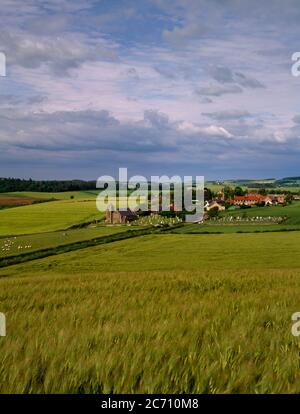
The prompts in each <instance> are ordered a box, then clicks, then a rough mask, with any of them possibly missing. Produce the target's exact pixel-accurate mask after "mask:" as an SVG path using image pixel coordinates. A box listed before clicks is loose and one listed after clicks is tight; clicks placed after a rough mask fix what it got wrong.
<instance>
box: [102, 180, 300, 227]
mask: <svg viewBox="0 0 300 414" xmlns="http://www.w3.org/2000/svg"><path fill="white" fill-rule="evenodd" d="M264 193H265V194H264ZM292 199H293V197H292V196H291V195H290V194H267V193H266V192H265V190H263V191H261V192H247V191H245V192H244V191H243V190H242V189H241V188H240V187H236V188H235V189H229V191H228V188H227V189H226V188H224V189H222V190H221V191H218V192H217V193H216V194H214V193H213V192H212V191H210V190H209V189H207V188H205V189H204V214H203V218H202V219H201V220H197V221H195V224H202V223H204V222H206V221H208V220H211V219H216V218H217V217H218V216H219V214H220V213H221V212H224V211H225V210H228V211H233V210H238V209H243V210H244V209H248V208H252V207H271V206H285V205H287V203H291V202H292ZM294 199H296V198H294ZM182 216H183V212H182V211H177V210H176V206H175V205H174V203H172V202H171V203H170V205H169V210H168V211H161V210H158V211H156V210H155V211H151V209H150V210H149V211H147V212H144V211H141V209H139V207H137V208H136V209H135V210H130V209H117V208H114V207H113V206H110V207H109V208H108V209H107V211H106V219H105V222H106V224H131V223H133V224H139V225H143V224H155V225H159V224H161V225H164V224H167V223H171V224H176V223H178V222H181V221H182V220H181V218H182ZM145 217H146V218H145ZM223 221H224V220H223ZM225 221H226V220H225Z"/></svg>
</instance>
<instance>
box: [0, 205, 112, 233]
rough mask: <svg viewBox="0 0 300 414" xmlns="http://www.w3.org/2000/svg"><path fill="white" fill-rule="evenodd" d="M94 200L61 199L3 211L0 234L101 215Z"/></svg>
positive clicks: (67, 224) (62, 225)
mask: <svg viewBox="0 0 300 414" xmlns="http://www.w3.org/2000/svg"><path fill="white" fill-rule="evenodd" d="M103 217H104V214H103V213H100V212H99V211H98V210H97V208H96V203H95V201H84V200H62V201H51V202H47V203H41V204H34V205H30V206H23V207H15V208H10V209H7V210H2V211H0V236H10V235H20V234H32V233H41V232H47V231H54V230H61V229H66V228H68V227H70V226H72V225H75V224H79V223H82V222H88V221H90V220H93V219H98V220H100V219H102V218H103Z"/></svg>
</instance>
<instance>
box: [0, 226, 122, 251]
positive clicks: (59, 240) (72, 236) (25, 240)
mask: <svg viewBox="0 0 300 414" xmlns="http://www.w3.org/2000/svg"><path fill="white" fill-rule="evenodd" d="M127 230H128V227H127V226H103V225H102V226H100V225H98V226H89V227H87V228H82V229H74V230H68V231H66V230H63V231H54V232H51V233H37V234H31V235H27V236H12V237H3V238H0V259H1V258H2V257H8V256H14V255H17V254H21V253H28V252H34V251H37V250H41V249H48V248H51V247H57V246H62V245H66V244H71V243H76V242H79V241H84V240H90V239H94V238H97V237H101V236H108V235H110V234H115V233H121V232H123V231H127Z"/></svg>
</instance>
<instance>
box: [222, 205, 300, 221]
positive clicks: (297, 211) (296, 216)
mask: <svg viewBox="0 0 300 414" xmlns="http://www.w3.org/2000/svg"><path fill="white" fill-rule="evenodd" d="M223 214H225V215H230V216H242V215H243V214H246V215H247V216H248V217H253V216H262V217H266V216H276V217H278V216H281V217H283V216H287V217H288V219H287V220H286V221H285V224H300V202H299V201H294V202H293V203H292V204H288V205H287V206H285V207H282V206H270V207H263V208H262V207H252V208H247V209H237V210H227V211H226V212H224V213H223Z"/></svg>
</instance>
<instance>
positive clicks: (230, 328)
mask: <svg viewBox="0 0 300 414" xmlns="http://www.w3.org/2000/svg"><path fill="white" fill-rule="evenodd" d="M298 240H299V233H298V232H295V233H269V234H268V233H263V234H220V235H171V234H168V235H151V236H144V237H139V238H135V239H129V240H124V241H119V242H115V243H111V244H107V245H102V246H98V247H93V248H88V249H84V250H81V251H77V252H71V253H66V254H61V255H58V256H55V257H51V258H46V259H42V260H35V261H33V262H29V263H26V264H19V265H15V266H10V267H8V268H4V269H1V270H0V303H1V311H2V312H4V313H5V314H6V315H7V331H8V334H7V336H6V337H5V338H0V373H1V382H0V392H1V393H5V392H8V393H10V392H26V393H28V392H29V393H31V392H38V393H44V392H46V393H48V392H73V393H78V392H79V393H87V392H92V393H99V392H103V393H108V392H120V393H131V392H146V393H148V392H149V393H150V392H161V393H181V392H191V393H193V392H197V393H202V392H205V393H220V392H226V393H228V392H235V393H239V392H251V393H252V392H253V393H257V392H266V393H270V392H299V391H300V383H299V369H300V361H299V351H300V340H299V339H297V338H295V337H293V336H292V335H291V332H290V331H291V315H292V313H294V312H296V311H298V310H299V308H300V300H299V297H300V244H299V243H298Z"/></svg>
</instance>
